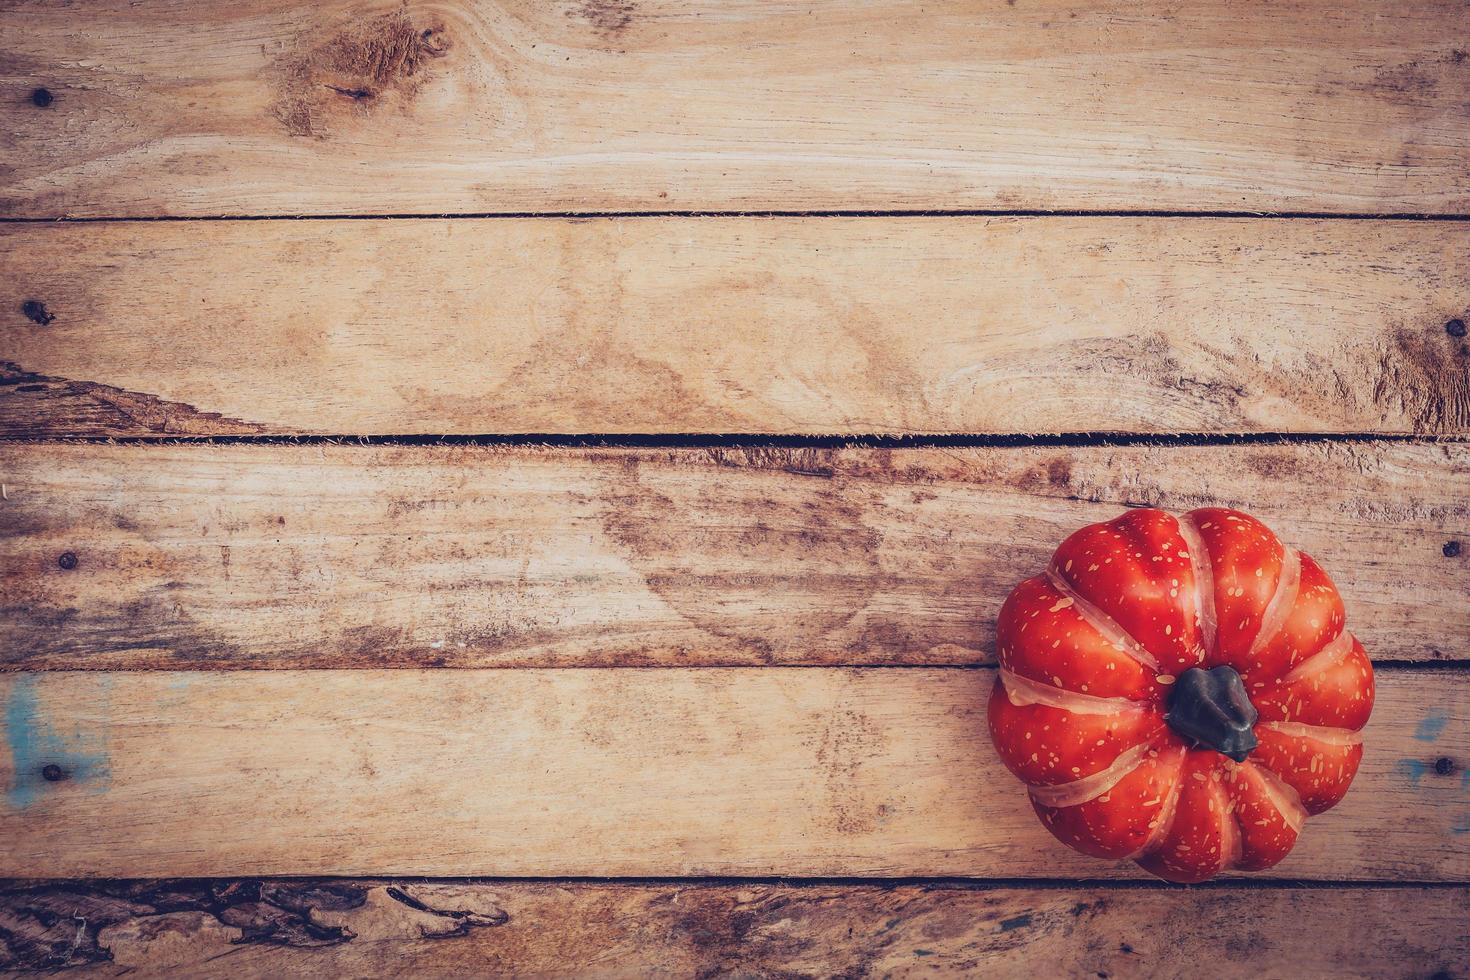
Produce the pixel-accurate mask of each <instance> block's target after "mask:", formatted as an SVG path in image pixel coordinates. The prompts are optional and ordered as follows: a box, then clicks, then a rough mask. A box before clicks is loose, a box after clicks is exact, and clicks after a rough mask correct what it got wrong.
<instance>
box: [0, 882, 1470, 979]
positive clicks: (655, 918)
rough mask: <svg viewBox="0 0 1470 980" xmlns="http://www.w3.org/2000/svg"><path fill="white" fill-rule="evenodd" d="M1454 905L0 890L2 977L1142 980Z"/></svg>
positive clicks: (1233, 964) (1367, 970) (981, 896)
mask: <svg viewBox="0 0 1470 980" xmlns="http://www.w3.org/2000/svg"><path fill="white" fill-rule="evenodd" d="M1467 903H1470V890H1467V889H1465V888H1460V887H1456V888H1426V887H1410V888H1402V889H1400V888H1393V889H1384V888H1364V887H1344V888H1340V889H1333V890H1330V891H1329V890H1319V889H1306V890H1303V889H1293V888H1272V887H1260V888H1250V889H1242V888H1234V887H1230V888H1206V889H1200V888H1195V889H1190V890H1184V889H1178V888H1165V887H1154V888H1137V889H1134V888H1130V889H1127V890H1119V889H1116V888H1105V887H1097V886H1077V887H1073V888H1045V889H1043V888H1025V887H1019V888H1018V887H998V888H995V887H991V888H971V887H963V886H955V885H936V886H914V885H899V886H893V887H883V886H872V885H852V884H826V883H820V884H808V885H802V884H789V883H785V884H767V883H763V882H742V883H734V884H705V883H697V882H683V883H679V882H674V883H656V884H652V883H651V884H616V885H610V884H581V883H525V882H507V881H497V882H483V883H478V882H459V881H454V882H445V881H401V880H386V881H384V880H341V879H334V880H327V881H311V880H306V881H302V880H299V879H298V880H290V881H270V880H267V881H254V880H244V881H206V882H174V881H164V882H153V881H145V882H126V883H117V884H113V885H105V886H101V887H98V886H89V885H87V884H83V883H70V884H63V883H56V884H52V885H43V886H36V887H24V888H15V889H11V890H8V891H5V892H0V929H3V930H7V932H5V933H0V969H4V968H10V969H16V968H19V967H22V966H24V967H29V968H31V969H37V970H49V969H55V968H57V967H60V966H63V965H72V966H80V967H84V969H82V970H80V971H77V972H75V973H71V972H69V973H68V976H74V975H80V976H115V975H118V974H122V973H129V974H131V975H135V976H136V975H142V976H151V975H172V976H178V975H180V974H181V973H186V974H187V975H188V976H190V977H221V978H238V977H272V978H274V977H281V976H292V975H302V974H309V975H313V976H352V977H402V976H415V977H419V976H483V975H486V974H489V975H494V976H567V975H572V974H575V975H576V976H593V977H647V976H689V977H693V976H699V977H708V976H722V975H726V974H729V973H731V972H737V973H740V974H741V975H746V976H751V975H756V976H783V977H786V976H817V975H820V976H835V975H840V976H848V977H857V976H883V977H890V976H891V977H905V976H917V975H924V976H930V975H933V974H934V973H935V972H939V973H941V974H945V975H948V974H954V973H975V972H983V973H984V974H985V975H986V976H1003V977H1012V976H1015V977H1022V976H1024V977H1035V976H1088V977H1093V976H1104V977H1148V976H1181V975H1189V974H1191V973H1195V972H1198V971H1199V968H1200V959H1201V957H1202V956H1207V957H1208V959H1209V971H1208V972H1209V975H1210V976H1211V977H1220V978H1230V977H1239V978H1250V980H1255V978H1257V977H1262V976H1303V977H1317V976H1332V977H1373V978H1377V977H1384V976H1401V975H1405V971H1406V970H1411V971H1412V974H1411V975H1414V976H1425V977H1428V976H1441V975H1443V976H1459V975H1460V973H1461V972H1462V971H1463V970H1465V969H1467V968H1470V954H1467V949H1470V924H1467V923H1470V920H1467V918H1466V916H1465V914H1464V912H1465V908H1466V905H1467ZM78 917H80V918H82V919H85V920H86V922H85V925H82V926H81V927H80V929H79V928H78V927H79V923H78V922H77V918H78ZM79 936H80V939H79V938H78V937H79ZM1369 937H1371V939H1370V938H1369ZM7 942H8V945H9V948H10V950H11V952H10V958H9V959H6V948H7ZM108 957H110V958H108Z"/></svg>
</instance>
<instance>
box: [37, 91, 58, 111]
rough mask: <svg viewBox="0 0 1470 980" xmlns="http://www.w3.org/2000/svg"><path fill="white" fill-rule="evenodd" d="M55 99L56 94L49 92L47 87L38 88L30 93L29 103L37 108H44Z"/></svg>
mask: <svg viewBox="0 0 1470 980" xmlns="http://www.w3.org/2000/svg"><path fill="white" fill-rule="evenodd" d="M55 101H56V96H54V95H52V94H51V90H50V89H49V88H38V89H36V90H35V91H34V92H32V93H31V105H33V106H35V107H36V108H38V109H45V108H46V107H47V106H49V105H51V103H53V102H55Z"/></svg>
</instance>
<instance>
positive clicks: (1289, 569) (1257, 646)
mask: <svg viewBox="0 0 1470 980" xmlns="http://www.w3.org/2000/svg"><path fill="white" fill-rule="evenodd" d="M1283 549H1284V550H1283V552H1282V558H1281V574H1280V575H1279V576H1278V577H1277V579H1276V591H1275V592H1273V593H1272V594H1271V601H1270V602H1268V603H1266V611H1265V612H1264V613H1262V614H1261V625H1260V628H1259V629H1258V630H1257V631H1256V638H1255V639H1254V640H1252V641H1251V645H1250V653H1249V654H1248V656H1250V657H1251V658H1253V659H1254V658H1255V657H1256V655H1257V654H1259V653H1260V652H1261V650H1262V649H1264V648H1265V646H1266V644H1268V643H1270V642H1271V641H1272V640H1274V639H1276V637H1277V635H1278V634H1279V633H1280V632H1281V631H1282V630H1283V629H1285V628H1286V621H1287V620H1288V619H1290V618H1291V614H1292V612H1294V611H1295V609H1296V602H1297V598H1298V597H1299V596H1300V594H1301V584H1302V553H1301V552H1300V551H1297V550H1296V549H1295V548H1290V547H1285V546H1284V545H1283Z"/></svg>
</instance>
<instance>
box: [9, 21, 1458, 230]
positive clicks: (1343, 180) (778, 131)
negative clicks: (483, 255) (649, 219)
mask: <svg viewBox="0 0 1470 980" xmlns="http://www.w3.org/2000/svg"><path fill="white" fill-rule="evenodd" d="M1464 13H1465V11H1464V6H1463V4H1461V3H1460V2H1458V0H1420V2H1416V3H1412V4H1387V5H1385V4H1382V3H1376V2H1373V0H1331V2H1328V0H1292V2H1283V3H1266V2H1251V3H1248V4H1245V5H1242V4H1236V3H1230V2H1228V0H1188V2H1183V3H1177V2H1169V3H1165V2H1162V0H1149V2H1145V3H1137V2H1132V0H1095V2H1086V3H1084V2H1080V0H1069V2H1061V0H1018V2H1016V3H1014V4H1012V3H1001V2H999V0H996V2H993V3H990V2H986V3H965V4H941V5H935V4H932V3H930V4H925V3H923V2H921V0H876V2H864V3H857V2H854V0H823V2H817V3H789V2H782V0H777V2H756V0H744V2H735V3H731V2H726V0H558V2H550V3H546V2H541V0H497V2H490V0H449V2H443V3H432V4H431V3H427V2H422V0H413V2H407V3H403V2H400V0H374V2H368V3H364V2H356V0H353V2H349V0H331V2H324V3H308V2H305V0H248V2H243V3H242V2H239V0H206V2H197V3H189V4H168V5H149V6H138V5H136V4H133V3H128V2H125V0H109V2H98V3H92V4H88V5H87V7H86V9H85V12H84V13H80V14H79V13H78V12H77V11H75V10H72V9H69V8H66V7H62V6H56V5H52V4H44V3H34V2H21V3H11V4H7V5H6V8H5V15H4V18H3V20H0V51H4V52H6V54H5V56H4V58H3V61H0V82H3V86H4V92H5V97H4V99H3V100H0V105H3V106H4V108H3V110H0V131H3V132H5V133H6V134H7V135H6V137H5V139H4V142H3V143H0V148H3V152H4V157H3V158H0V163H3V167H4V170H3V172H0V177H3V185H0V212H3V213H4V214H8V215H25V216H39V217H51V216H56V215H163V214H173V215H217V214H283V215H295V214H302V213H318V214H320V213H353V214H361V213H369V214H371V213H377V214H383V213H404V212H412V213H420V214H424V213H427V214H439V213H446V212H458V213H464V212H485V211H511V212H516V211H543V210H552V211H566V210H608V209H612V210H622V209H629V210H649V209H654V210H666V209H675V210H710V209H739V210H752V209H754V210H762V209H795V210H803V209H814V208H815V209H825V208H865V209H873V208H877V209H890V208H918V209H934V208H1005V209H1018V208H1020V209H1055V208H1062V209H1068V208H1071V209H1077V208H1083V209H1145V208H1147V209H1190V210H1195V209H1203V210H1209V209H1215V210H1219V209H1237V210H1239V209H1244V210H1295V211H1330V212H1364V213H1385V212H1439V213H1449V212H1455V213H1464V212H1465V211H1466V210H1467V208H1470V162H1467V161H1470V155H1467V153H1466V149H1467V147H1470V114H1467V113H1466V111H1465V106H1466V104H1467V101H1470V60H1467V59H1466V57H1465V51H1466V49H1467V47H1470V31H1467V27H1466V20H1465V16H1464ZM38 87H42V88H45V89H46V91H47V92H48V93H49V94H50V96H51V100H50V101H49V103H48V104H46V105H45V107H44V108H43V107H41V106H40V105H37V104H36V103H35V102H34V101H33V96H32V93H33V92H34V90H35V89H36V88H38ZM42 101H45V97H44V96H43V97H42Z"/></svg>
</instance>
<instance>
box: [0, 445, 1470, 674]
mask: <svg viewBox="0 0 1470 980" xmlns="http://www.w3.org/2000/svg"><path fill="white" fill-rule="evenodd" d="M0 484H3V491H4V499H0V532H3V533H0V596H3V598H0V668H8V669H22V668H26V669H57V668H61V669H89V668H90V669H130V670H131V669H140V668H143V669H147V668H179V667H198V668H205V669H209V668H223V667H374V666H376V667H385V666H435V665H448V666H455V667H466V666H469V667H474V666H608V665H624V666H628V665H682V664H688V665H696V666H698V665H712V664H726V665H741V664H752V665H754V664H764V663H789V664H974V663H981V662H989V661H990V660H991V658H992V654H993V650H992V649H991V642H992V635H993V627H994V621H995V615H996V613H997V612H998V611H999V607H1000V603H1001V602H1002V601H1003V600H1004V599H1005V596H1006V595H1007V593H1008V592H1009V591H1010V589H1011V588H1012V587H1013V586H1015V584H1016V583H1017V582H1019V581H1020V580H1021V579H1023V578H1025V577H1027V576H1029V575H1032V574H1036V573H1037V572H1038V571H1040V570H1041V569H1042V568H1044V567H1045V564H1046V561H1047V560H1048V559H1049V558H1050V555H1051V552H1052V550H1053V549H1054V548H1055V547H1056V546H1057V545H1058V544H1059V543H1060V542H1061V541H1062V540H1063V539H1064V538H1065V537H1066V535H1068V534H1069V533H1071V532H1072V531H1073V530H1075V529H1076V528H1078V527H1081V526H1082V525H1084V524H1087V523H1090V522H1093V521H1100V520H1107V519H1110V518H1112V517H1114V516H1116V515H1117V514H1118V513H1119V511H1120V510H1121V508H1122V507H1123V506H1125V505H1128V506H1133V505H1139V504H1148V505H1154V506H1160V507H1164V508H1167V509H1171V510H1174V511H1176V512H1182V511H1184V510H1188V509H1190V508H1192V507H1198V506H1204V505H1208V504H1219V505H1225V506H1233V507H1242V508H1246V509H1248V510H1250V511H1252V512H1254V513H1256V514H1258V515H1260V516H1261V517H1262V519H1264V520H1265V521H1267V523H1269V524H1271V525H1273V526H1274V527H1275V528H1276V529H1277V531H1278V532H1279V533H1280V534H1281V535H1282V537H1283V538H1284V539H1285V540H1288V541H1290V542H1292V543H1293V544H1295V545H1296V546H1298V547H1300V548H1302V549H1304V550H1306V551H1307V552H1308V553H1310V554H1312V555H1313V556H1315V557H1316V558H1317V559H1318V560H1319V561H1320V562H1321V563H1322V565H1323V567H1324V568H1326V569H1327V571H1328V573H1329V574H1330V575H1332V576H1333V578H1334V580H1335V581H1336V582H1337V584H1338V587H1339V588H1340V589H1341V591H1342V593H1343V595H1344V596H1345V598H1346V601H1347V607H1348V617H1349V623H1350V624H1351V626H1352V628H1353V629H1354V631H1355V632H1356V633H1357V635H1358V636H1359V637H1360V638H1361V639H1362V640H1363V642H1364V644H1365V645H1366V647H1367V649H1368V650H1369V652H1370V653H1371V654H1372V655H1373V656H1374V657H1375V658H1378V659H1380V660H1383V659H1389V660H1470V646H1467V637H1470V604H1467V603H1466V602H1465V601H1464V597H1465V596H1466V595H1467V594H1470V554H1467V552H1470V494H1467V493H1466V488H1467V487H1470V446H1466V445H1465V444H1447V443H1446V444H1413V443H1402V442H1365V443H1352V444H1332V443H1322V444H1310V445H1303V444H1288V445H1254V446H1207V447H1178V446H1176V447H1139V448H1116V447H1112V448H1110V447H1096V448H1005V449H900V450H875V449H862V448H853V449H843V450H815V449H801V450H792V449H765V450H735V449H711V450H673V451H670V450H606V449H535V448H517V449H503V448H491V447H478V446H413V447H368V446H350V445H342V446H335V445H334V446H327V445H311V446H279V445H267V446H259V445H232V446H221V445H192V446H183V445H172V446H152V445H146V444H145V445H128V446H101V445H56V444H49V445H48V444H11V445H8V446H3V447H0ZM1450 542H1462V545H1461V546H1460V548H1461V550H1460V552H1459V553H1458V554H1452V555H1448V556H1447V553H1446V546H1447V545H1449V544H1450ZM1448 550H1449V552H1454V551H1455V550H1456V549H1455V547H1454V546H1451V547H1450V548H1449V549H1448ZM68 555H69V556H70V557H66V558H63V556H68ZM73 558H74V559H75V562H74V565H73V567H70V568H66V567H63V566H64V565H67V564H72V559H73Z"/></svg>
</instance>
